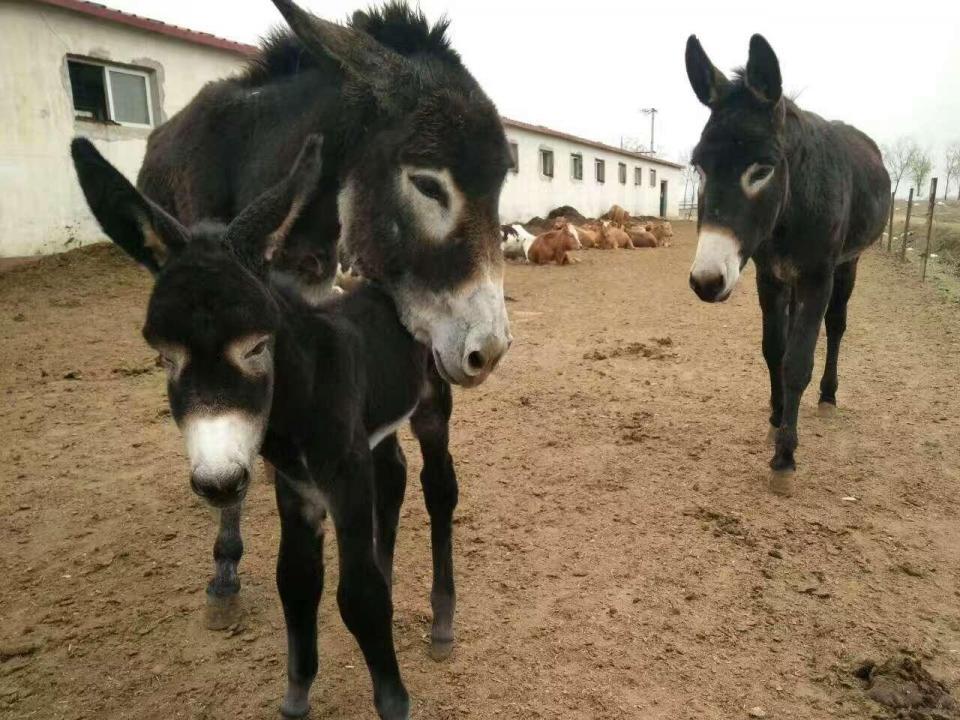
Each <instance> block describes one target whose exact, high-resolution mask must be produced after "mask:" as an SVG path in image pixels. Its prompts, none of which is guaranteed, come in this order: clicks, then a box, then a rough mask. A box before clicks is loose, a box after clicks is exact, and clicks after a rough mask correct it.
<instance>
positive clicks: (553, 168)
mask: <svg viewBox="0 0 960 720" xmlns="http://www.w3.org/2000/svg"><path fill="white" fill-rule="evenodd" d="M547 155H549V156H550V173H549V174H548V173H547V171H546V168H545V167H544V165H545V163H544V160H545V159H546V157H547ZM537 164H538V165H539V167H540V177H542V178H550V179H551V180H553V177H554V175H556V172H557V159H556V154H555V153H554V152H553V148H548V147H541V148H540V149H539V151H538V163H537Z"/></svg>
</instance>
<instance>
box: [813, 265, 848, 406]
mask: <svg viewBox="0 0 960 720" xmlns="http://www.w3.org/2000/svg"><path fill="white" fill-rule="evenodd" d="M856 280H857V259H854V260H851V261H850V262H848V263H844V264H843V265H840V266H838V267H837V269H836V271H835V273H834V276H833V293H832V294H831V295H830V304H829V305H828V306H827V313H826V315H825V316H824V324H825V325H826V328H827V363H826V366H825V367H824V369H823V379H822V380H820V407H819V412H820V413H821V414H823V415H830V414H832V413H833V412H835V411H836V408H837V386H838V384H839V382H838V380H837V363H838V361H839V357H840V341H841V339H842V338H843V333H844V331H845V330H846V329H847V302H848V301H849V300H850V295H851V294H852V293H853V286H854V284H855V283H856Z"/></svg>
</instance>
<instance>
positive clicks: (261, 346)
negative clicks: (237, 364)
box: [243, 338, 270, 360]
mask: <svg viewBox="0 0 960 720" xmlns="http://www.w3.org/2000/svg"><path fill="white" fill-rule="evenodd" d="M269 343H270V338H264V339H263V340H261V341H260V342H258V343H257V344H256V345H254V346H253V347H252V348H250V349H249V350H248V351H247V354H246V355H244V356H243V357H244V358H245V359H246V360H252V359H253V358H255V357H259V356H260V355H263V353H264V352H265V351H266V349H267V345H269Z"/></svg>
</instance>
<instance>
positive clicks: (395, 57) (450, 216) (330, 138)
mask: <svg viewBox="0 0 960 720" xmlns="http://www.w3.org/2000/svg"><path fill="white" fill-rule="evenodd" d="M274 4H275V5H276V6H277V7H278V8H279V10H280V11H281V13H282V14H283V15H284V17H285V18H286V20H287V21H288V23H289V25H290V28H291V30H292V32H290V31H281V32H276V33H275V34H274V35H272V36H271V37H270V38H269V39H268V40H267V41H266V42H265V43H264V46H263V47H262V49H261V50H260V52H259V54H258V55H256V56H255V57H254V58H253V59H252V60H251V62H250V64H249V66H248V67H247V68H246V70H245V71H243V72H242V73H240V74H239V75H238V76H236V77H232V78H228V79H224V80H220V81H217V82H213V83H209V84H208V85H206V86H205V87H204V88H203V89H202V90H201V91H200V93H199V94H198V95H197V96H196V97H195V98H194V99H193V100H192V101H191V102H190V103H189V104H188V105H187V106H186V107H185V108H184V109H183V110H181V111H180V112H179V113H177V114H176V115H175V116H173V117H172V118H171V119H170V120H169V121H168V122H167V123H165V124H164V125H162V126H160V127H159V128H157V129H156V130H155V131H154V132H153V133H152V134H151V136H150V139H149V141H148V144H147V153H146V156H145V158H144V161H143V166H142V168H141V170H140V175H139V178H138V185H139V187H140V190H141V191H142V192H143V193H144V194H145V195H146V196H148V197H149V198H151V199H152V200H154V201H155V202H157V203H158V204H159V205H160V206H161V207H162V208H163V209H164V210H166V211H167V212H168V213H169V214H170V215H172V216H174V217H176V218H177V219H178V220H179V221H180V222H181V223H183V224H184V225H186V226H190V225H192V224H194V223H196V222H198V221H199V220H202V219H205V218H217V219H220V220H223V221H228V220H230V219H231V218H234V217H236V215H237V214H238V213H239V212H240V211H241V210H242V209H243V208H244V207H246V206H247V205H248V204H249V203H250V202H252V201H253V200H254V198H256V197H257V196H258V195H259V194H260V193H262V192H263V191H264V190H266V189H267V188H268V187H270V186H271V185H272V184H274V183H276V182H278V181H279V180H280V179H281V178H283V177H284V175H285V174H286V172H287V170H288V169H289V168H290V166H291V165H292V163H293V160H294V157H295V155H296V153H297V151H298V149H299V148H300V147H301V146H302V144H303V142H304V138H306V136H307V135H308V134H311V133H318V134H321V135H322V136H323V138H324V145H323V171H322V176H321V178H320V181H319V185H318V188H317V191H316V193H315V194H314V195H313V197H312V199H311V200H310V201H309V202H308V203H307V204H306V206H305V207H304V208H302V209H301V212H300V213H299V214H298V215H297V218H296V219H295V220H294V221H292V222H293V224H292V226H291V227H290V228H288V240H287V242H286V244H285V246H284V248H283V250H282V251H280V252H279V253H278V255H277V257H276V259H275V261H274V262H273V263H271V265H272V278H273V280H274V282H276V283H278V284H283V285H287V286H290V287H292V288H293V289H295V290H296V291H297V292H299V293H300V294H301V295H302V296H303V297H304V298H306V299H308V300H310V301H314V302H318V301H319V300H320V299H321V298H322V297H324V296H325V295H326V294H327V293H328V291H329V290H330V286H331V284H332V282H333V278H334V275H335V272H336V267H337V261H336V250H335V249H336V247H337V238H338V236H339V238H340V241H341V244H342V246H343V247H344V249H345V251H346V254H347V255H348V256H349V258H350V261H351V264H352V265H354V266H355V267H357V268H358V269H359V270H360V272H362V274H363V275H364V276H366V277H368V278H372V279H374V280H376V281H377V282H378V283H380V285H381V286H382V287H383V288H384V289H385V290H386V292H387V293H388V294H389V295H390V296H391V297H392V298H393V300H394V302H395V303H396V305H397V308H398V311H399V313H400V317H401V320H402V322H403V324H404V325H405V326H406V328H407V329H408V330H409V331H410V332H411V333H412V334H413V335H414V337H415V338H417V340H419V341H420V342H422V343H423V344H425V345H427V346H428V347H429V348H431V350H432V356H433V364H434V366H435V367H436V372H437V373H438V374H439V375H440V376H441V377H442V378H443V379H444V380H445V381H447V382H450V383H455V384H459V385H462V386H464V387H472V386H475V385H478V384H479V383H481V382H483V380H484V379H485V378H486V377H487V376H488V375H489V373H490V372H491V371H492V370H493V369H494V367H496V365H497V363H498V362H499V360H500V358H501V357H502V356H503V354H504V353H505V352H506V350H507V348H508V347H509V345H510V342H511V336H510V331H509V324H508V321H507V313H506V306H505V304H504V299H503V257H502V253H501V252H500V241H501V237H500V220H499V212H498V203H499V197H500V188H501V185H502V184H503V180H504V177H505V175H506V172H507V170H508V168H509V167H510V164H511V160H510V152H509V147H508V145H507V140H506V136H505V135H504V132H503V126H502V125H501V122H500V117H499V114H498V113H497V110H496V107H495V106H494V105H493V103H492V102H491V101H490V100H489V98H487V96H486V95H485V94H484V93H483V90H482V89H481V88H480V86H479V85H478V84H477V82H476V81H475V80H474V79H473V77H472V76H471V75H470V73H469V72H468V71H467V70H466V68H465V67H464V66H463V64H462V63H461V61H460V57H459V55H458V54H457V53H456V52H455V51H454V50H453V49H452V48H451V47H450V45H449V42H448V40H447V38H446V28H447V24H446V22H443V21H441V22H440V23H438V24H436V25H434V26H433V27H431V26H430V25H429V24H428V23H427V21H426V19H425V18H424V16H423V15H422V14H421V13H420V12H419V11H413V10H411V9H410V8H409V7H407V6H406V4H404V3H403V2H390V3H389V4H387V5H386V6H385V7H383V8H382V9H380V10H371V11H368V12H357V13H355V14H354V15H353V18H352V20H351V22H350V24H349V25H348V26H342V25H338V24H336V23H332V22H328V21H326V20H323V19H320V18H317V17H314V16H313V15H310V14H309V13H307V12H305V11H303V10H302V9H301V8H299V7H298V6H297V5H296V4H294V3H293V2H290V0H274ZM438 402H441V403H442V404H444V405H446V408H445V409H443V408H441V409H442V410H444V412H445V413H446V415H447V416H448V417H449V414H450V404H451V393H450V388H449V387H447V388H443V389H442V396H440V397H439V398H438ZM431 426H432V427H436V428H437V429H438V434H437V435H434V434H431V433H429V432H427V430H426V429H422V431H421V432H420V444H421V451H422V453H423V458H424V466H423V472H422V473H421V480H422V481H423V487H424V494H425V497H426V502H427V507H428V510H429V512H430V517H431V525H432V528H433V532H432V535H431V539H432V541H433V547H434V567H435V568H445V569H444V571H443V573H444V574H449V575H450V578H449V581H444V582H448V584H449V585H450V586H451V587H452V583H453V578H452V566H451V563H452V560H450V559H449V558H447V557H446V556H447V555H449V554H450V538H449V530H444V528H445V527H446V528H449V517H450V515H451V513H452V511H453V509H452V508H453V505H455V504H456V497H457V486H456V478H455V476H454V474H453V466H452V461H451V460H450V458H449V453H448V452H447V435H446V431H447V428H446V423H445V422H444V423H441V424H436V425H431ZM374 459H375V464H376V468H377V470H376V472H377V474H378V475H381V474H382V475H385V476H389V477H391V478H394V480H395V483H394V485H395V486H397V487H398V490H396V492H399V493H400V495H401V497H402V494H403V487H404V483H405V478H406V469H405V461H404V457H403V453H402V451H401V449H400V446H399V444H398V442H397V440H396V437H395V436H393V435H391V436H390V437H388V438H387V439H386V440H385V441H384V442H383V443H381V444H380V445H379V446H378V447H377V450H376V451H375V458H374ZM242 552H243V543H242V540H241V536H240V507H239V506H233V507H226V508H224V509H223V511H222V513H221V518H220V530H219V533H218V536H217V541H216V543H215V545H214V552H213V554H214V575H213V577H212V579H211V580H210V583H209V585H208V587H207V624H208V626H209V627H212V628H222V627H227V626H229V625H230V624H232V623H233V622H235V618H236V615H237V611H238V606H237V598H238V597H239V594H238V593H239V590H240V579H239V576H238V572H237V568H238V565H239V562H240V557H241V554H242ZM435 595H436V596H438V597H439V596H443V593H439V595H437V588H435ZM435 611H436V608H435ZM435 620H436V617H435ZM434 631H435V633H436V632H441V634H442V635H444V637H439V638H438V637H437V636H436V635H435V636H434V641H435V642H434V645H433V646H432V650H433V651H434V654H435V655H439V656H442V655H444V654H445V653H447V652H449V649H450V647H451V645H450V642H451V641H452V635H450V632H452V629H451V630H450V631H449V632H447V631H440V630H439V629H438V628H437V627H436V626H435V627H434Z"/></svg>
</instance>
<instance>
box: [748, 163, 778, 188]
mask: <svg viewBox="0 0 960 720" xmlns="http://www.w3.org/2000/svg"><path fill="white" fill-rule="evenodd" d="M771 175H773V165H757V166H756V167H755V168H753V169H752V170H751V171H750V175H749V176H748V178H747V182H748V183H749V184H750V185H754V184H756V183H758V182H762V181H764V180H766V179H767V178H768V177H770V176H771Z"/></svg>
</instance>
